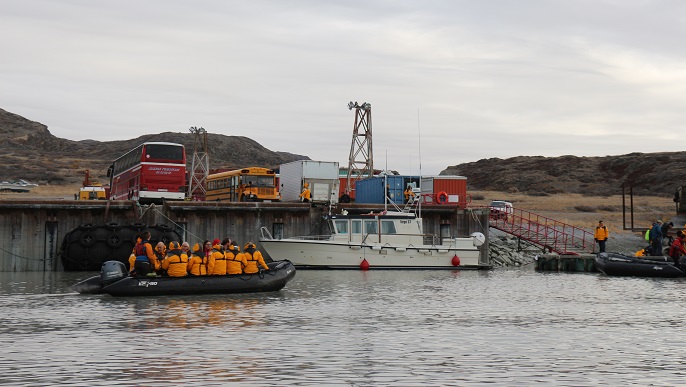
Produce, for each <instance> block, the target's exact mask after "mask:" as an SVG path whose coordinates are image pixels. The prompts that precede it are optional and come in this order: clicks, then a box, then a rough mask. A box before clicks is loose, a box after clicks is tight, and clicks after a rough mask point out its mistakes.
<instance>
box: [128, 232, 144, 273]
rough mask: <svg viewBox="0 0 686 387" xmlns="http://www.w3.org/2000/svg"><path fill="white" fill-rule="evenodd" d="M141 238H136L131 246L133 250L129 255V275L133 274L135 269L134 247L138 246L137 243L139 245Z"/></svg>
mask: <svg viewBox="0 0 686 387" xmlns="http://www.w3.org/2000/svg"><path fill="white" fill-rule="evenodd" d="M141 240H142V239H141V237H137V238H136V244H135V245H134V246H133V250H131V255H129V273H131V274H135V269H136V246H138V244H139V243H141Z"/></svg>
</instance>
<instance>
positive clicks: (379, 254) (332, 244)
mask: <svg viewBox="0 0 686 387" xmlns="http://www.w3.org/2000/svg"><path fill="white" fill-rule="evenodd" d="M327 221H328V222H329V229H330V230H331V231H332V232H331V234H330V235H321V236H302V237H291V238H283V239H274V238H273V237H272V235H271V234H270V232H269V230H268V229H267V228H265V227H262V228H261V230H260V232H261V239H260V243H261V245H262V247H263V248H264V250H265V251H266V252H267V253H268V254H269V255H270V256H271V258H272V259H273V260H283V259H288V260H290V261H291V262H292V263H293V264H294V265H295V266H296V267H297V268H301V269H308V268H310V269H360V268H361V269H363V270H366V269H456V268H463V269H488V268H490V267H491V265H490V263H489V262H488V258H487V252H486V253H485V254H483V256H484V257H486V258H481V257H482V254H481V253H482V252H481V249H480V247H481V246H482V245H483V244H484V242H485V239H486V238H485V236H484V235H483V234H482V233H479V232H475V233H473V234H471V235H470V236H467V237H455V238H445V237H444V238H439V237H437V236H435V235H426V234H424V232H423V225H422V218H421V217H420V216H419V215H418V213H417V212H415V211H412V210H411V208H409V206H408V207H406V208H405V209H403V210H400V209H397V208H396V210H393V211H387V210H384V211H382V212H380V213H366V214H348V213H347V212H345V211H343V213H342V214H339V215H330V216H328V217H327Z"/></svg>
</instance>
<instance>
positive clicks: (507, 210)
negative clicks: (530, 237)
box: [488, 200, 514, 220]
mask: <svg viewBox="0 0 686 387" xmlns="http://www.w3.org/2000/svg"><path fill="white" fill-rule="evenodd" d="M488 206H489V207H490V208H491V219H503V220H507V218H508V217H509V216H511V215H512V214H513V213H514V210H513V209H512V203H510V202H507V201H505V200H494V201H492V202H491V204H489V205H488Z"/></svg>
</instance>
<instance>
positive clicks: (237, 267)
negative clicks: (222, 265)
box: [225, 241, 248, 274]
mask: <svg viewBox="0 0 686 387" xmlns="http://www.w3.org/2000/svg"><path fill="white" fill-rule="evenodd" d="M225 253H226V274H241V273H243V269H244V268H245V266H247V264H248V262H247V261H246V260H245V255H244V254H243V253H241V250H240V249H239V248H238V243H237V242H235V241H231V242H229V247H228V248H227V249H226V252H225Z"/></svg>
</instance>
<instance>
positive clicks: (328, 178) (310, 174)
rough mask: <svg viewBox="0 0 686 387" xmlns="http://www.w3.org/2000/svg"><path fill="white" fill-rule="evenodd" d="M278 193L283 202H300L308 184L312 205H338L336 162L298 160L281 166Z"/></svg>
mask: <svg viewBox="0 0 686 387" xmlns="http://www.w3.org/2000/svg"><path fill="white" fill-rule="evenodd" d="M279 169H280V171H279V180H280V185H279V191H280V192H281V200H282V201H284V202H289V201H290V202H296V201H300V197H299V196H300V193H301V192H302V191H303V184H304V183H308V184H309V188H310V193H311V195H312V202H313V203H328V202H331V203H338V191H339V183H340V181H339V180H338V162H334V161H313V160H300V161H293V162H291V163H286V164H281V166H280V168H279Z"/></svg>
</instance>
